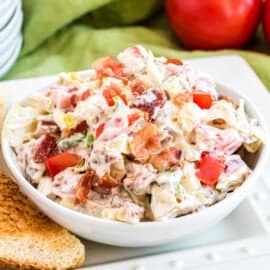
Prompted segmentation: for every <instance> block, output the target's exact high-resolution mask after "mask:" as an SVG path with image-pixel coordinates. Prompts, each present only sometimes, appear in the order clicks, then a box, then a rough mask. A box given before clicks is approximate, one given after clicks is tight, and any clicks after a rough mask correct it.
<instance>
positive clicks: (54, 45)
mask: <svg viewBox="0 0 270 270" xmlns="http://www.w3.org/2000/svg"><path fill="white" fill-rule="evenodd" d="M134 44H142V45H143V46H145V47H146V48H148V49H151V50H153V52H154V53H155V54H156V55H164V56H167V57H179V58H193V57H209V56H213V55H221V54H237V55H241V56H242V57H244V58H245V60H246V61H247V62H248V63H249V64H250V65H251V67H252V68H253V69H254V71H255V72H256V73H257V75H258V76H259V77H260V78H261V79H262V80H263V82H264V83H265V84H266V86H269V87H270V75H269V74H268V73H269V72H268V71H269V70H270V58H269V56H268V54H269V52H270V45H269V44H270V0H269V1H262V0H237V1H236V0H203V1H199V0H189V1H185V0H137V1H134V0H76V1H74V0H46V1H44V0H1V1H0V78H1V80H7V79H16V78H24V77H35V76H43V75H49V74H54V73H58V72H61V71H72V70H82V69H88V68H89V67H90V63H91V61H93V60H94V59H95V58H97V57H100V56H103V55H107V54H112V55H116V54H117V53H118V52H119V51H121V50H122V49H124V48H125V47H128V46H131V45H134Z"/></svg>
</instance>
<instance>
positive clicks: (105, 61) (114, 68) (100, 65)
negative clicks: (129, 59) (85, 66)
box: [92, 55, 124, 77]
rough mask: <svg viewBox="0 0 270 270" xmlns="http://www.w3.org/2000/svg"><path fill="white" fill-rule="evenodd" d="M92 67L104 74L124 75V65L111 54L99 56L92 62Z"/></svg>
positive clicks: (99, 73) (101, 75) (101, 74)
mask: <svg viewBox="0 0 270 270" xmlns="http://www.w3.org/2000/svg"><path fill="white" fill-rule="evenodd" d="M92 68H93V69H95V70H96V71H97V73H98V75H100V77H103V76H118V77H119V76H120V77H121V76H123V75H124V74H123V65H122V64H120V63H117V62H116V60H115V59H114V58H113V57H112V56H111V55H109V56H105V57H101V58H98V59H97V60H95V61H94V62H93V64H92Z"/></svg>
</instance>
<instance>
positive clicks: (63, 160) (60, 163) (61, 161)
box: [45, 152, 81, 177]
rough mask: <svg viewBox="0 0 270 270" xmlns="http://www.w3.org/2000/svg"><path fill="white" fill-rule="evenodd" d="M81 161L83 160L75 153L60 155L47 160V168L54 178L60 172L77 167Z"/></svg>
mask: <svg viewBox="0 0 270 270" xmlns="http://www.w3.org/2000/svg"><path fill="white" fill-rule="evenodd" d="M80 161H81V158H80V157H79V156H78V155H76V154H73V153H68V152H64V153H60V154H57V155H55V156H53V157H50V158H48V159H46V160H45V165H46V168H47V170H48V172H49V175H50V176H51V177H54V176H55V175H57V174H58V173H59V172H61V171H63V170H65V169H66V168H68V167H72V166H75V165H76V164H78V163H79V162H80Z"/></svg>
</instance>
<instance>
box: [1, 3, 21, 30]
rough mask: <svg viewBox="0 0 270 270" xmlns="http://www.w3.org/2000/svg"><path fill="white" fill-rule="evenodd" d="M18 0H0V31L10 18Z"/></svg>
mask: <svg viewBox="0 0 270 270" xmlns="http://www.w3.org/2000/svg"><path fill="white" fill-rule="evenodd" d="M19 2H20V0H4V1H3V0H1V2H0V31H2V28H3V27H5V25H6V24H7V23H8V21H9V20H10V17H11V16H12V14H13V13H14V10H15V6H16V5H17V4H18V3H19Z"/></svg>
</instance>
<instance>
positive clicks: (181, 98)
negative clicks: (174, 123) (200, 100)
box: [173, 93, 193, 109]
mask: <svg viewBox="0 0 270 270" xmlns="http://www.w3.org/2000/svg"><path fill="white" fill-rule="evenodd" d="M192 101H193V96H192V94H190V93H183V94H182V93H181V94H178V95H177V96H175V97H174V98H173V103H174V105H176V106H177V107H178V108H180V109H181V108H182V107H183V106H184V104H185V103H187V102H192Z"/></svg>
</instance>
